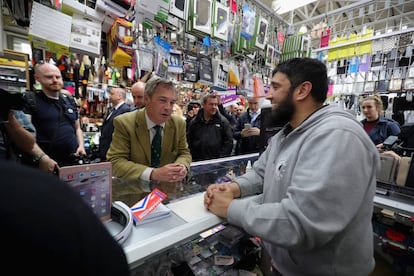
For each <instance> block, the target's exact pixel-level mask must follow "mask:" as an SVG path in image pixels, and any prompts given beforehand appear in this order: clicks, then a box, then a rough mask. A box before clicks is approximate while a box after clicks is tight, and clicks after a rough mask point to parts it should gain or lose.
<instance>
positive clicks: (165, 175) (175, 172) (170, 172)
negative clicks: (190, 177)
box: [151, 163, 187, 182]
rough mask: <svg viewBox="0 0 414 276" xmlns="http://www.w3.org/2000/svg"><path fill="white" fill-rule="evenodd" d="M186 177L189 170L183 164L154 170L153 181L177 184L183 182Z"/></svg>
mask: <svg viewBox="0 0 414 276" xmlns="http://www.w3.org/2000/svg"><path fill="white" fill-rule="evenodd" d="M186 175H187V168H186V167H185V166H184V165H183V164H179V163H173V164H167V165H165V166H162V167H160V168H155V169H154V170H152V173H151V180H158V181H163V182H177V181H181V180H183V179H184V177H185V176H186Z"/></svg>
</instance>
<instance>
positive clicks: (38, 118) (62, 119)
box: [25, 63, 86, 166]
mask: <svg viewBox="0 0 414 276" xmlns="http://www.w3.org/2000/svg"><path fill="white" fill-rule="evenodd" d="M35 79H36V80H37V81H38V82H39V83H40V84H41V86H42V90H41V91H39V92H37V93H35V95H34V96H35V97H34V99H35V101H34V102H35V105H34V107H33V106H31V103H30V102H28V105H27V107H26V110H25V111H26V112H27V113H29V114H30V115H31V117H32V118H31V120H32V123H33V125H34V126H35V128H36V132H37V136H36V143H37V144H38V145H39V147H40V148H41V149H42V150H43V152H44V153H45V154H46V155H48V156H50V158H51V159H53V160H55V161H56V162H57V163H58V165H59V166H67V165H73V164H74V158H75V157H76V156H81V155H85V154H86V152H85V148H84V145H83V139H84V138H83V133H82V130H81V127H80V121H79V114H78V107H77V106H76V103H74V101H73V100H71V97H72V96H70V95H67V94H64V93H62V92H61V90H62V87H63V80H62V76H61V72H60V71H59V69H58V68H57V67H56V66H55V65H52V64H48V63H44V64H39V65H37V66H36V67H35ZM28 93H33V92H28Z"/></svg>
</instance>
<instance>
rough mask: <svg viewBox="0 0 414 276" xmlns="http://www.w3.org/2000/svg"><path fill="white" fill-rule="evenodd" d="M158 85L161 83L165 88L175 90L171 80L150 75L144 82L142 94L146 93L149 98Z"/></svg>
mask: <svg viewBox="0 0 414 276" xmlns="http://www.w3.org/2000/svg"><path fill="white" fill-rule="evenodd" d="M159 85H162V86H164V87H166V88H171V89H172V90H174V92H175V86H174V83H173V82H172V81H170V80H167V79H163V78H160V77H152V78H151V79H149V80H148V82H147V83H146V84H145V89H144V95H147V96H148V97H149V98H151V97H152V96H153V95H154V93H155V90H156V89H157V87H158V86H159Z"/></svg>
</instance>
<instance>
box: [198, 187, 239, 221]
mask: <svg viewBox="0 0 414 276" xmlns="http://www.w3.org/2000/svg"><path fill="white" fill-rule="evenodd" d="M233 198H234V197H233V191H232V189H231V187H230V185H229V184H226V183H223V184H213V185H210V186H209V187H208V188H207V191H206V193H205V194H204V206H206V208H207V209H208V210H209V211H210V212H212V213H213V214H215V215H217V216H219V217H222V218H226V217H227V209H228V207H229V205H230V203H231V201H232V200H233Z"/></svg>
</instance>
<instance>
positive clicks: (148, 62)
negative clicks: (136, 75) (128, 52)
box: [138, 48, 154, 72]
mask: <svg viewBox="0 0 414 276" xmlns="http://www.w3.org/2000/svg"><path fill="white" fill-rule="evenodd" d="M138 52H139V67H140V70H142V71H146V72H148V71H152V70H153V67H154V61H153V59H154V55H153V54H152V50H151V49H147V48H140V49H138Z"/></svg>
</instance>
